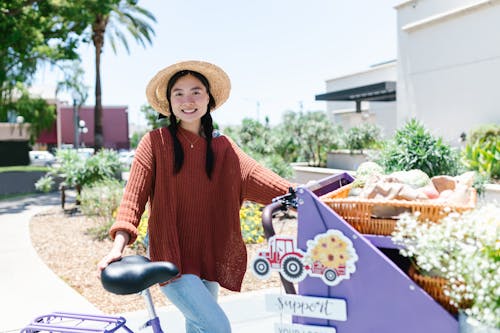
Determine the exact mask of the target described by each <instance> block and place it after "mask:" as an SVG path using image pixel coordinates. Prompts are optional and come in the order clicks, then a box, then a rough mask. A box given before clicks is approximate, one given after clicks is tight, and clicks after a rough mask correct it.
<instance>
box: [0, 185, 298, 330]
mask: <svg viewBox="0 0 500 333" xmlns="http://www.w3.org/2000/svg"><path fill="white" fill-rule="evenodd" d="M70 200H71V198H70ZM70 202H71V201H70ZM59 205H60V197H59V194H58V193H52V194H44V195H33V196H29V197H23V198H19V199H12V200H2V201H0V227H1V229H0V230H2V239H1V241H0V333H3V332H19V331H20V330H21V329H22V328H23V327H24V326H26V325H27V324H28V323H29V322H30V321H31V320H32V319H33V318H35V317H37V316H39V315H42V314H47V313H50V312H52V311H65V312H76V313H90V314H100V311H99V310H98V309H97V308H96V307H95V306H94V305H92V304H91V303H90V302H89V301H87V300H86V299H85V298H84V297H83V296H81V295H80V294H79V293H78V292H77V291H75V290H74V289H72V288H71V287H70V286H69V285H67V284H66V283H65V282H64V281H62V280H61V279H60V278H59V277H58V276H57V275H55V274H54V273H53V272H52V271H51V270H50V269H49V268H48V267H47V266H46V265H45V263H44V262H43V261H42V260H41V259H40V258H39V257H38V255H37V253H36V251H35V249H34V248H33V246H32V243H31V240H30V232H29V221H30V220H31V218H32V217H33V216H34V215H35V214H37V213H40V212H42V211H44V210H46V209H48V208H50V207H55V206H59ZM53 246H57V244H53ZM269 293H282V290H280V288H275V289H264V290H262V291H257V292H247V293H241V294H235V295H230V296H224V297H220V298H219V302H220V304H221V306H222V307H223V309H224V310H225V311H226V314H227V316H228V318H229V320H230V322H231V326H232V329H233V332H238V333H247V332H248V333H250V332H252V333H253V332H273V331H274V328H273V327H274V323H277V322H280V321H284V322H288V323H289V322H290V319H289V318H281V316H280V315H277V314H273V313H270V312H267V311H266V310H265V295H266V294H269ZM156 311H157V313H158V315H159V317H160V321H161V322H162V327H163V329H164V330H165V331H166V332H184V319H183V317H182V314H181V313H180V312H179V311H178V310H177V309H176V308H175V307H174V306H165V307H158V308H157V309H156ZM120 315H122V316H124V317H125V318H127V326H129V327H130V328H131V329H133V330H134V331H136V332H137V331H138V328H139V327H140V326H141V325H142V324H144V322H145V321H147V312H146V306H145V310H144V311H136V312H131V313H124V314H120ZM149 330H150V329H149ZM147 331H148V330H144V331H142V332H147Z"/></svg>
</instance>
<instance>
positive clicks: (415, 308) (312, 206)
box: [263, 173, 459, 333]
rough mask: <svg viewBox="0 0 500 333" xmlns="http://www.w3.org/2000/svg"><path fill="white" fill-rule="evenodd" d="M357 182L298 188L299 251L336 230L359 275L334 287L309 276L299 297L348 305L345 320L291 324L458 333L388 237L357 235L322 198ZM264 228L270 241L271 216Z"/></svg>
mask: <svg viewBox="0 0 500 333" xmlns="http://www.w3.org/2000/svg"><path fill="white" fill-rule="evenodd" d="M353 180H354V179H353V178H352V177H351V176H350V175H349V174H347V173H342V174H337V175H333V176H331V177H328V178H325V179H322V180H320V181H319V182H317V183H316V184H313V185H311V186H307V187H299V188H298V189H297V192H296V199H295V200H296V205H297V210H298V235H297V246H298V248H300V249H301V250H302V251H304V252H305V251H306V250H307V242H308V241H310V240H313V239H314V238H315V237H316V235H319V234H324V233H326V232H328V231H329V230H337V231H338V232H341V233H342V234H343V235H345V236H346V237H347V238H348V239H349V240H350V241H351V242H352V246H353V248H354V250H355V252H356V254H357V257H358V258H357V261H356V264H355V266H356V268H355V271H354V272H353V273H352V274H351V275H350V276H349V278H348V279H345V280H342V281H341V282H340V283H338V284H337V285H335V286H330V285H327V284H326V283H324V282H323V281H322V280H321V279H320V278H317V277H311V276H307V277H306V278H305V279H304V280H303V281H301V282H299V283H298V295H300V296H312V297H320V298H328V299H332V300H333V299H335V300H341V301H342V302H345V303H344V304H345V309H346V317H345V318H344V320H331V319H317V318H308V317H299V316H294V317H293V322H294V323H296V324H302V325H311V326H323V327H332V328H335V331H336V332H337V333H402V332H405V333H421V332H426V333H433V332H435V333H457V332H458V331H459V328H458V320H457V319H456V318H455V316H453V315H451V314H450V313H449V312H447V311H446V310H445V309H444V308H443V307H442V306H441V305H440V304H438V303H437V302H436V301H435V300H434V299H433V298H432V297H431V296H429V295H428V294H427V293H426V292H425V291H424V290H423V289H421V288H420V286H419V285H417V284H416V283H415V282H414V281H413V280H412V279H410V278H409V277H408V275H407V274H406V273H405V270H404V265H405V264H406V262H407V258H403V257H401V256H399V253H398V252H399V251H398V249H397V247H396V246H395V245H394V244H393V243H392V241H391V239H390V237H385V236H378V235H366V234H361V233H359V232H358V231H357V230H356V229H354V228H353V227H352V226H351V225H350V224H348V223H347V222H346V221H345V220H344V219H343V218H342V217H341V216H339V215H338V214H337V213H336V212H335V211H333V210H332V209H331V208H330V207H328V206H327V205H326V204H325V203H323V202H322V201H321V200H320V196H322V195H324V194H326V193H329V192H331V191H333V190H336V189H338V188H340V187H341V186H344V185H346V184H349V183H351V182H352V181H353ZM277 205H278V204H276V203H275V204H274V206H273V204H272V205H269V206H267V207H266V209H267V208H268V207H269V209H267V211H266V209H265V210H264V213H263V215H266V214H267V215H269V214H272V212H273V211H276V210H277V209H278V206H277ZM263 220H264V219H263ZM264 229H265V232H266V236H267V237H268V238H269V237H271V236H273V235H274V230H273V228H272V218H271V225H270V226H269V225H266V223H264ZM405 260H406V262H405ZM402 267H403V268H402ZM282 282H283V285H284V287H285V290H286V292H287V293H295V288H294V286H293V284H291V283H290V282H288V281H285V280H284V279H283V277H282Z"/></svg>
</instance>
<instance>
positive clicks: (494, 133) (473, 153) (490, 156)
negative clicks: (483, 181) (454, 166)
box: [462, 125, 500, 179]
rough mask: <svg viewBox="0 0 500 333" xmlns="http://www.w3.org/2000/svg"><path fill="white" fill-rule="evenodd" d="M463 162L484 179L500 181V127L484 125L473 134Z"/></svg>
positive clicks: (463, 155) (467, 145) (466, 147)
mask: <svg viewBox="0 0 500 333" xmlns="http://www.w3.org/2000/svg"><path fill="white" fill-rule="evenodd" d="M462 162H463V164H464V166H465V167H466V168H467V169H469V170H474V171H477V172H478V173H479V174H481V175H482V176H483V177H486V178H493V179H500V125H483V126H481V127H479V128H477V129H475V130H473V131H472V132H471V134H470V135H469V139H468V140H467V142H466V146H465V148H464V150H463V151H462Z"/></svg>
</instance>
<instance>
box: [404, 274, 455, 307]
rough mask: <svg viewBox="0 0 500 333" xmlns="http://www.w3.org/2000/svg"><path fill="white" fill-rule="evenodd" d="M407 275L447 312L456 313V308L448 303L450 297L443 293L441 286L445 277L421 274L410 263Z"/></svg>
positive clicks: (445, 282)
mask: <svg viewBox="0 0 500 333" xmlns="http://www.w3.org/2000/svg"><path fill="white" fill-rule="evenodd" d="M408 276H410V278H411V279H412V280H413V281H415V283H417V284H418V285H419V286H420V287H421V288H422V289H423V290H425V291H426V292H427V293H428V294H429V296H431V297H432V298H434V300H435V301H436V302H438V303H439V304H441V306H442V307H443V308H445V309H446V310H448V312H450V313H452V314H457V313H458V309H457V308H456V307H454V306H453V305H451V304H450V298H449V297H448V296H446V295H445V294H444V291H443V290H444V289H443V288H444V287H445V286H446V284H447V283H448V281H447V280H446V279H444V278H442V277H438V276H427V275H422V274H420V273H419V272H418V270H417V269H416V268H415V266H414V265H410V268H409V269H408Z"/></svg>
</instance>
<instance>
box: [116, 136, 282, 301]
mask: <svg viewBox="0 0 500 333" xmlns="http://www.w3.org/2000/svg"><path fill="white" fill-rule="evenodd" d="M179 131H182V133H178V137H179V140H180V142H181V145H182V148H183V150H184V164H183V166H182V169H181V171H180V172H179V173H178V174H176V175H174V171H173V147H172V138H171V136H170V133H169V132H168V129H166V128H162V129H158V130H154V131H152V132H150V133H148V134H146V135H145V136H144V137H143V139H142V140H141V142H140V144H139V146H138V148H137V151H136V155H135V158H134V162H133V163H132V168H131V171H130V177H129V180H128V182H127V185H126V188H125V192H124V195H123V199H122V202H121V205H120V208H119V210H118V215H117V218H116V222H115V224H114V225H113V226H112V228H111V230H110V233H111V236H112V237H113V238H114V236H115V234H116V232H117V231H118V230H123V231H125V232H127V233H128V234H130V244H131V243H133V242H134V241H135V239H136V238H137V226H138V223H139V221H140V218H141V215H142V213H143V211H144V209H145V206H146V203H147V202H148V201H149V203H150V210H151V211H150V216H149V223H148V228H149V236H150V243H149V246H150V256H151V260H153V261H161V260H166V261H170V262H173V263H174V264H176V265H177V267H178V268H179V270H180V272H181V274H195V275H197V276H199V277H201V278H203V279H206V280H209V281H217V282H219V283H220V285H221V286H222V287H224V288H227V289H229V290H234V291H239V290H240V289H241V283H242V280H243V275H244V274H245V271H246V248H245V245H244V243H243V240H242V236H241V230H240V219H239V210H240V208H241V204H242V203H243V201H244V200H250V201H255V202H258V203H262V204H268V203H270V202H271V200H272V198H274V197H276V196H278V195H282V194H284V193H285V192H286V191H287V190H288V188H289V186H291V184H290V183H289V182H288V181H286V180H284V179H283V178H281V177H279V176H278V175H276V174H275V173H273V172H271V171H269V170H267V169H266V168H264V167H262V166H261V165H260V164H258V163H257V162H256V161H255V160H253V159H251V158H250V157H249V156H247V155H246V154H245V153H244V152H243V151H242V150H241V149H240V148H238V147H237V146H236V145H235V144H234V143H233V142H232V141H231V140H230V139H229V138H228V137H226V136H218V137H214V138H213V139H212V147H213V151H214V156H215V163H214V169H213V173H212V179H211V180H210V179H208V177H207V175H206V173H205V150H206V144H207V142H206V140H204V139H203V138H201V137H199V136H197V135H196V134H193V133H191V132H188V131H186V130H183V129H182V128H180V129H179ZM186 138H187V139H189V140H187V139H186ZM188 141H190V142H188ZM191 143H194V147H193V148H191V147H190V146H191Z"/></svg>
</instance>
